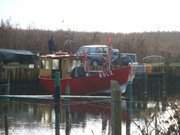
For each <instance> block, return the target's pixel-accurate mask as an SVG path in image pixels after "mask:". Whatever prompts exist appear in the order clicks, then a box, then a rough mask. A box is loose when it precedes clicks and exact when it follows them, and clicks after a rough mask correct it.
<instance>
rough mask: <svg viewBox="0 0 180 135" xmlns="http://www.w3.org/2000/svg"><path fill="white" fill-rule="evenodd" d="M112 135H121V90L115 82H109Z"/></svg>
mask: <svg viewBox="0 0 180 135" xmlns="http://www.w3.org/2000/svg"><path fill="white" fill-rule="evenodd" d="M111 96H112V101H111V115H112V116H111V118H112V135H121V121H122V118H121V90H119V84H118V82H117V81H114V80H112V81H111Z"/></svg>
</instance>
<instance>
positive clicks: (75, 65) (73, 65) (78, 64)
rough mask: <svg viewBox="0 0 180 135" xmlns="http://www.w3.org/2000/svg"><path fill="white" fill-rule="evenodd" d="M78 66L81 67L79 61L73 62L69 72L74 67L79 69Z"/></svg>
mask: <svg viewBox="0 0 180 135" xmlns="http://www.w3.org/2000/svg"><path fill="white" fill-rule="evenodd" d="M80 66H81V60H73V62H72V68H71V70H73V69H74V68H75V67H80Z"/></svg>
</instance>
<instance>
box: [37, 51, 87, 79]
mask: <svg viewBox="0 0 180 135" xmlns="http://www.w3.org/2000/svg"><path fill="white" fill-rule="evenodd" d="M40 61H41V68H40V77H41V78H42V77H44V78H52V71H53V70H59V71H61V73H60V74H61V79H71V78H72V77H81V76H85V71H84V66H83V57H80V56H75V55H71V54H68V53H66V52H61V53H56V54H48V55H43V56H41V58H40Z"/></svg>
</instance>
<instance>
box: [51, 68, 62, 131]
mask: <svg viewBox="0 0 180 135" xmlns="http://www.w3.org/2000/svg"><path fill="white" fill-rule="evenodd" d="M52 78H53V80H54V86H55V93H54V101H55V135H60V94H61V90H60V80H61V78H60V72H59V71H57V70H52Z"/></svg>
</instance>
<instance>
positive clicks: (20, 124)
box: [0, 77, 180, 135]
mask: <svg viewBox="0 0 180 135" xmlns="http://www.w3.org/2000/svg"><path fill="white" fill-rule="evenodd" d="M169 78H170V77H169ZM150 79H151V78H150ZM167 82H169V83H168V84H167V85H166V89H168V90H166V92H165V93H166V96H165V98H164V96H162V95H163V92H162V89H163V87H162V85H161V84H162V82H160V81H158V80H157V79H151V80H150V82H149V83H148V86H144V84H145V83H143V82H142V81H138V80H137V81H136V80H135V84H136V86H135V88H134V87H133V95H135V97H133V101H129V100H123V101H122V103H121V106H120V107H121V113H119V114H117V115H120V116H121V117H122V120H121V127H122V135H143V134H148V135H150V134H151V135H155V134H156V135H158V134H161V135H163V134H165V133H167V132H168V128H169V127H170V126H171V127H172V125H174V127H173V128H172V129H175V130H177V129H178V126H179V127H180V125H178V121H180V113H178V112H180V100H179V99H180V98H179V96H178V95H180V93H179V89H180V86H179V81H178V80H177V79H176V78H175V79H174V81H173V79H172V78H170V80H169V81H167ZM145 87H147V93H146V94H147V95H145V94H144V93H145V91H144V90H145ZM174 95H176V97H175V96H174ZM111 112H112V109H111V100H93V101H92V100H88V101H85V100H83V101H77V100H76V101H75V100H71V101H61V102H60V104H59V105H56V104H55V103H54V102H52V101H41V102H40V101H36V100H34V101H27V100H26V101H22V100H21V101H17V100H13V101H10V100H0V134H2V135H5V132H6V133H7V131H8V134H9V135H112V123H113V122H112V113H111ZM179 124H180V122H179ZM119 126H120V125H119ZM5 129H6V131H5ZM172 132H173V131H172ZM175 134H177V133H175Z"/></svg>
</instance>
